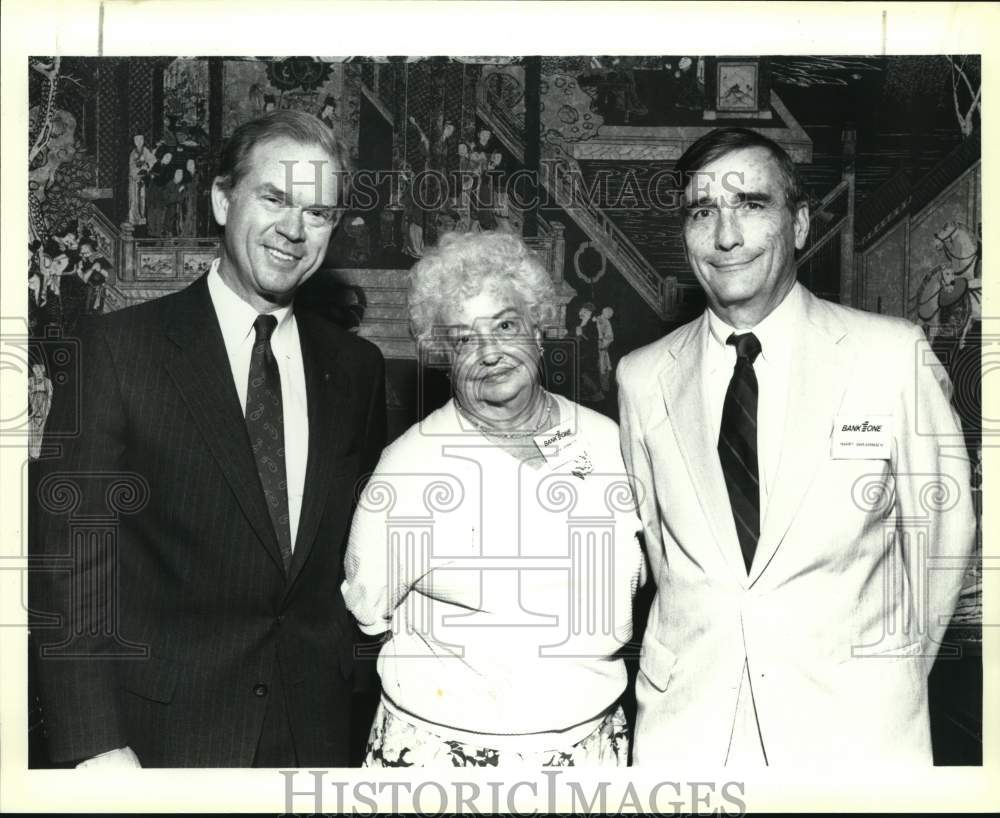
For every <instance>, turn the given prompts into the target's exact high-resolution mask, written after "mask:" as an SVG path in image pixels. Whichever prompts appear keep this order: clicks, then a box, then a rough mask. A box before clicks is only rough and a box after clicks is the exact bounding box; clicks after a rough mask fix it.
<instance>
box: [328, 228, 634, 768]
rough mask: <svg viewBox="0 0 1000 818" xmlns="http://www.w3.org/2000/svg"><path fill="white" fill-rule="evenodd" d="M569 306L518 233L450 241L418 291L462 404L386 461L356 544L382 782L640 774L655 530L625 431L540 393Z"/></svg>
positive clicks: (355, 533) (358, 518)
mask: <svg viewBox="0 0 1000 818" xmlns="http://www.w3.org/2000/svg"><path fill="white" fill-rule="evenodd" d="M554 295H555V293H554V289H553V286H552V282H551V280H550V279H549V276H548V274H547V273H546V271H545V269H544V267H543V266H542V265H541V263H540V262H539V260H538V259H537V258H536V257H535V255H534V254H533V253H532V252H531V251H530V250H529V249H528V248H527V247H526V246H525V244H524V242H523V241H522V240H521V239H520V238H518V237H516V236H513V235H510V234H506V233H496V232H482V233H469V234H457V233H451V234H447V235H445V236H444V237H443V238H442V239H441V241H440V244H439V246H438V247H436V248H434V249H432V250H431V251H429V252H428V253H427V254H426V255H425V256H424V258H423V259H421V261H420V262H418V263H417V264H416V265H415V266H414V268H413V270H412V272H411V274H410V293H409V311H410V320H411V325H412V329H413V333H414V335H415V336H416V338H417V340H418V344H419V346H420V348H421V350H422V352H425V353H427V354H428V355H430V356H431V357H434V356H437V357H438V359H446V360H447V361H448V362H449V364H450V376H451V384H452V393H453V395H452V399H451V400H450V401H449V402H448V403H447V404H445V405H444V406H443V407H442V408H440V409H438V410H437V411H435V412H433V413H431V414H430V415H429V416H428V417H427V418H425V419H424V420H422V421H420V422H419V423H417V424H415V425H414V426H413V427H412V428H410V429H409V430H408V431H407V432H406V433H405V434H403V435H402V436H401V437H400V438H399V439H398V440H397V441H396V442H394V443H393V444H392V445H391V446H389V447H388V448H387V449H386V450H385V452H384V453H383V455H382V459H381V460H380V462H379V464H378V467H377V468H376V470H375V473H374V474H373V476H372V478H371V480H370V481H369V483H368V486H367V488H366V489H365V492H364V494H363V496H362V497H361V499H360V502H359V505H358V510H357V512H356V514H355V518H354V524H353V527H352V530H351V536H350V541H349V545H348V553H347V558H346V571H345V575H346V579H345V581H344V584H343V586H342V591H343V594H344V599H345V600H346V602H347V605H348V607H349V608H350V609H351V611H352V612H353V613H354V615H355V617H356V618H357V620H358V623H359V624H360V626H361V628H362V630H364V631H365V632H366V633H369V634H373V635H374V634H379V633H383V632H386V631H388V632H389V635H388V637H387V638H386V639H385V641H384V642H383V645H382V649H381V652H380V654H379V659H378V670H379V675H380V676H381V678H382V690H383V695H382V701H381V703H380V706H379V708H378V711H377V713H376V716H375V721H374V723H373V725H372V729H371V733H370V736H369V741H368V747H367V753H366V760H365V763H366V765H367V766H379V767H382V766H440V765H445V766H494V765H504V766H513V765H518V766H531V767H536V766H537V767H540V766H570V765H575V766H581V765H590V766H596V765H603V766H624V765H625V764H626V763H627V757H628V737H627V725H626V723H625V716H624V714H623V712H622V709H621V707H620V706H619V703H618V700H619V697H620V696H621V694H622V692H623V690H624V689H625V686H626V672H625V665H624V662H623V660H622V658H621V657H620V655H618V654H619V652H620V649H621V647H622V646H623V645H624V644H625V643H626V642H627V641H628V640H629V638H630V637H631V633H632V616H631V614H632V597H633V595H634V593H635V590H636V588H637V586H638V584H639V583H640V582H641V581H642V578H643V575H644V560H643V555H642V552H641V550H640V548H639V545H638V541H637V538H636V532H637V530H638V528H639V526H638V523H637V516H636V513H635V505H634V499H633V497H632V494H631V492H630V490H629V488H628V481H627V479H626V475H625V467H624V465H623V463H622V459H621V455H620V452H619V443H618V427H617V425H616V424H615V423H614V422H613V421H611V420H609V419H608V418H606V417H604V416H602V415H599V414H597V413H595V412H593V411H591V410H589V409H586V408H584V407H582V406H579V405H578V404H576V403H574V402H573V401H570V400H568V399H566V398H564V397H560V396H557V395H554V394H552V393H550V392H548V391H546V390H545V389H544V388H543V386H542V378H541V374H542V373H541V357H542V356H541V350H542V337H543V336H542V329H541V328H542V325H543V324H544V323H553V324H554V323H555V322H554V321H553V320H552V316H553V312H552V311H553V301H554ZM422 357H426V356H422Z"/></svg>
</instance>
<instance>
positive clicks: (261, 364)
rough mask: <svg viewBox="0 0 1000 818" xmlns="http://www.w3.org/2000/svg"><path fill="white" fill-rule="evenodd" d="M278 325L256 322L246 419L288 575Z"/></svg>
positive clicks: (270, 319)
mask: <svg viewBox="0 0 1000 818" xmlns="http://www.w3.org/2000/svg"><path fill="white" fill-rule="evenodd" d="M277 325H278V319H277V318H275V317H274V316H273V315H258V316H257V320H256V321H254V322H253V328H254V332H255V333H256V338H255V339H254V343H253V352H252V353H251V354H250V376H249V378H248V381H247V415H246V417H247V432H249V434H250V444H251V446H252V447H253V456H254V460H256V461H257V473H258V474H259V475H260V483H261V486H263V488H264V498H265V499H266V500H267V510H268V513H269V514H270V515H271V522H272V523H273V525H274V532H275V534H276V535H277V537H278V547H279V548H280V550H281V559H282V561H283V562H284V564H285V570H286V571H287V570H288V565H289V563H290V562H291V559H292V535H291V528H290V526H289V523H288V482H287V479H286V476H285V422H284V417H283V415H282V409H281V375H280V374H279V373H278V362H277V361H276V360H275V359H274V352H273V351H272V349H271V333H273V332H274V328H275V327H276V326H277Z"/></svg>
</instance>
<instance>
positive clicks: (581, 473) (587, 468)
mask: <svg viewBox="0 0 1000 818" xmlns="http://www.w3.org/2000/svg"><path fill="white" fill-rule="evenodd" d="M593 470H594V464H593V463H591V462H590V455H589V454H588V453H587V452H581V453H580V454H578V455H577V456H576V457H575V458H574V460H573V467H572V468H571V469H570V474H572V475H573V476H574V477H579V478H580V479H581V480H583V479H584V478H585V477H586V476H587V475H588V474H590V473H591V472H592V471H593Z"/></svg>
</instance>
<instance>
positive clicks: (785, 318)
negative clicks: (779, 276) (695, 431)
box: [704, 282, 804, 522]
mask: <svg viewBox="0 0 1000 818" xmlns="http://www.w3.org/2000/svg"><path fill="white" fill-rule="evenodd" d="M803 310H804V306H803V303H802V285H801V284H799V283H798V282H796V283H795V284H794V285H793V286H792V289H791V290H789V292H788V295H786V296H785V300H784V301H782V302H781V303H780V304H779V305H778V306H777V307H776V308H775V309H774V311H773V312H772V313H771V314H770V315H768V316H767V317H766V318H765V319H764V320H763V321H761V322H760V323H759V324H757V326H755V327H731V326H729V324H727V323H726V322H725V321H723V320H722V319H721V318H720V317H719V316H718V315H716V314H715V313H714V312H712V311H711V310H709V311H708V322H707V323H708V331H707V332H706V333H705V344H706V349H705V360H706V362H707V364H708V365H707V366H706V367H705V373H704V377H705V384H704V385H705V395H706V396H707V401H708V411H709V412H710V415H709V421H710V425H709V428H710V429H712V430H713V439H714V440H716V441H717V440H718V439H719V430H720V429H721V427H722V407H723V404H724V403H725V401H726V390H727V389H728V388H729V381H730V380H731V379H732V377H733V368H734V367H735V366H736V347H735V346H733V345H732V344H727V343H726V339H727V338H728V337H729V336H730V335H732V334H733V333H734V332H735V333H737V334H742V333H744V332H752V333H753V334H754V335H756V336H757V340H758V341H760V355H758V356H757V360H756V361H754V364H753V371H754V374H755V375H756V376H757V470H758V472H759V474H758V476H759V478H760V480H759V482H760V519H761V522H763V520H764V515H765V513H766V511H767V498H768V495H769V494H770V490H771V488H772V487H773V486H774V476H775V474H776V472H777V470H778V460H779V459H780V457H781V438H782V435H783V433H784V428H785V407H786V406H787V404H788V389H789V387H790V377H791V376H790V372H791V363H792V350H793V349H794V348H795V343H796V336H797V329H798V323H799V319H800V317H801V316H802V313H803Z"/></svg>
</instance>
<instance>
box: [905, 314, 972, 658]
mask: <svg viewBox="0 0 1000 818" xmlns="http://www.w3.org/2000/svg"><path fill="white" fill-rule="evenodd" d="M907 340H908V344H907V358H908V364H909V366H908V368H909V370H910V372H911V373H912V376H911V375H907V377H906V378H905V386H904V389H903V391H902V394H901V402H900V405H899V407H898V409H897V416H898V418H899V421H898V422H899V430H898V432H897V437H896V446H895V462H894V467H895V479H896V498H897V506H898V519H899V524H898V530H897V536H900V537H902V538H903V539H902V551H903V554H904V559H905V564H906V572H907V578H908V580H909V583H910V588H911V590H912V592H913V596H914V600H915V608H916V610H915V613H916V617H917V618H916V622H917V627H918V628H919V629H920V631H919V638H920V640H921V641H922V642H923V644H924V650H923V654H924V656H925V658H926V665H927V671H928V672H930V670H931V667H932V666H933V664H934V659H935V657H936V656H937V654H938V650H939V648H940V645H941V639H942V638H943V636H944V632H945V630H946V629H947V627H948V623H949V620H950V619H951V615H952V613H953V612H954V610H955V605H956V603H957V601H958V595H959V592H960V591H961V589H962V583H963V580H964V578H965V574H966V570H967V569H968V564H969V559H970V557H971V555H972V553H973V550H974V548H975V533H976V523H975V513H974V511H973V504H972V488H971V483H970V469H969V460H968V453H967V450H966V448H965V442H964V438H963V435H962V430H961V426H960V424H959V420H958V416H957V414H956V412H955V410H954V408H953V407H952V405H951V395H952V386H951V383H950V381H949V379H948V375H947V373H946V372H945V369H944V367H943V366H941V363H940V362H939V361H938V359H937V357H936V356H935V354H934V352H933V351H932V350H931V348H930V345H929V344H928V342H927V340H926V339H925V337H924V334H923V332H922V331H921V330H920V329H919V328H917V327H914V328H913V330H912V333H911V334H910V336H909V338H908V339H907Z"/></svg>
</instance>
